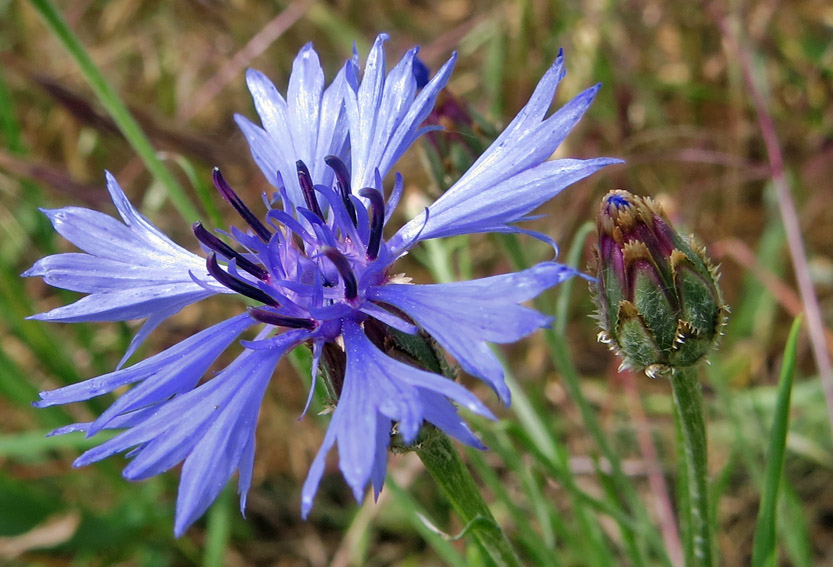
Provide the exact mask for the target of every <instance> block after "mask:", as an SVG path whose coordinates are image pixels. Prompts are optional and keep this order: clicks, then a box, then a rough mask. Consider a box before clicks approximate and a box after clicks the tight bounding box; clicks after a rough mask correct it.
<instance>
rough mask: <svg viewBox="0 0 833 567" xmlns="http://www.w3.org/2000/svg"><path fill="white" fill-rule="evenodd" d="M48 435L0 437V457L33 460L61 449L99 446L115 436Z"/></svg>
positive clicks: (77, 449) (43, 432) (29, 432)
mask: <svg viewBox="0 0 833 567" xmlns="http://www.w3.org/2000/svg"><path fill="white" fill-rule="evenodd" d="M48 433H49V431H26V432H22V433H13V434H11V435H0V457H3V458H24V459H33V458H38V457H41V456H43V455H44V454H46V453H49V452H51V451H58V450H62V449H72V450H75V451H80V450H84V449H89V448H90V447H94V446H96V445H100V444H101V443H103V442H105V441H107V440H108V439H111V438H112V437H114V436H115V435H116V434H115V433H111V432H104V433H99V434H98V435H96V436H95V437H94V438H87V437H84V436H83V435H80V434H77V433H72V434H69V435H57V436H55V437H47V434H48Z"/></svg>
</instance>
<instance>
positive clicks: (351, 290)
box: [321, 246, 359, 299]
mask: <svg viewBox="0 0 833 567" xmlns="http://www.w3.org/2000/svg"><path fill="white" fill-rule="evenodd" d="M321 251H322V252H323V253H324V255H325V256H326V257H327V258H329V260H330V262H332V263H333V265H334V266H335V267H336V270H338V273H339V275H340V276H341V279H343V280H344V297H345V298H346V299H355V298H356V296H358V295H359V287H358V285H357V284H356V275H355V274H354V273H353V269H352V268H351V267H350V261H349V260H348V259H347V258H346V257H345V256H344V254H342V253H341V252H339V251H338V250H337V249H336V248H333V247H332V246H324V247H323V248H322V249H321Z"/></svg>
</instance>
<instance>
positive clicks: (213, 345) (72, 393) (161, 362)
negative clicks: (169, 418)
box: [35, 313, 255, 425]
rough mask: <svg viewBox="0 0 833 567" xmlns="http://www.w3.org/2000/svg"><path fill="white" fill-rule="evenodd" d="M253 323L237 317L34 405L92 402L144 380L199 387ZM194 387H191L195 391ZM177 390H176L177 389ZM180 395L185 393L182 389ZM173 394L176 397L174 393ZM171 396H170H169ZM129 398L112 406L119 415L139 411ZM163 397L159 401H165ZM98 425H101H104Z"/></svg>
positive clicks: (51, 393) (44, 396)
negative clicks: (217, 359) (92, 399)
mask: <svg viewBox="0 0 833 567" xmlns="http://www.w3.org/2000/svg"><path fill="white" fill-rule="evenodd" d="M254 322H255V321H253V320H252V319H251V318H250V317H249V316H248V314H245V313H244V314H241V315H238V316H237V317H234V318H232V319H228V320H227V321H223V322H222V323H218V324H217V325H214V326H212V327H209V328H208V329H205V330H203V331H200V332H199V333H197V334H196V335H193V336H191V337H189V338H187V339H185V340H184V341H182V342H180V343H177V344H175V345H174V346H172V347H170V348H168V349H166V350H163V351H162V352H160V353H158V354H155V355H154V356H151V357H150V358H146V359H145V360H143V361H141V362H139V363H137V364H134V365H133V366H130V367H128V368H123V369H121V370H117V371H115V372H110V373H109V374H104V375H102V376H98V377H96V378H90V379H89V380H84V381H83V382H78V383H77V384H71V385H69V386H64V387H63V388H58V389H57V390H52V391H49V392H41V394H40V398H41V400H40V401H39V402H37V403H36V404H35V405H36V406H37V407H41V408H44V407H49V406H54V405H59V404H69V403H73V402H80V401H84V400H89V399H90V398H94V397H96V396H100V395H102V394H107V393H109V392H112V391H113V390H116V389H117V388H120V387H122V386H125V385H127V384H133V383H135V382H140V381H143V380H148V381H150V382H152V383H156V384H163V383H167V382H170V383H171V384H179V383H183V382H185V383H192V382H193V384H196V382H197V381H198V380H199V378H200V377H201V376H202V375H203V374H204V373H205V371H206V370H207V369H208V367H209V366H210V365H211V363H212V362H214V360H215V359H216V358H217V357H218V356H219V355H220V353H221V352H222V351H223V350H225V348H226V347H227V346H228V345H230V344H231V342H232V341H233V340H234V339H235V338H237V336H239V335H240V333H242V332H243V331H244V330H245V329H247V328H248V327H249V326H251V325H252V324H254ZM193 384H192V386H191V387H193ZM174 388H175V390H176V387H174ZM187 389H190V388H185V390H187ZM180 391H182V390H181V389H180ZM170 393H173V391H172V392H170ZM170 393H168V394H167V395H170ZM130 397H133V394H131V393H130V392H128V393H127V394H125V395H124V396H122V397H121V398H119V400H116V402H115V404H114V405H113V406H114V407H116V408H117V413H122V412H125V411H130V410H131V409H133V407H138V406H130V407H128V406H127V405H126V404H127V401H126V400H127V399H130ZM164 397H165V396H163V397H162V398H160V399H164ZM121 400H125V401H121ZM151 401H157V400H150V401H148V402H145V403H150V402H151ZM140 405H141V404H140ZM112 410H113V407H111V409H110V410H107V412H105V415H107V414H108V413H109V412H111V411H112ZM99 420H101V418H99ZM104 421H106V419H105V420H104ZM98 423H99V425H100V424H101V421H99V422H98Z"/></svg>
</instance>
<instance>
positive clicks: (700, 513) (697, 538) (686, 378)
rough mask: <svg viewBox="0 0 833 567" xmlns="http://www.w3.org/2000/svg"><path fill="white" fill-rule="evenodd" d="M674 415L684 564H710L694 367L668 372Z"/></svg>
mask: <svg viewBox="0 0 833 567" xmlns="http://www.w3.org/2000/svg"><path fill="white" fill-rule="evenodd" d="M671 388H672V390H673V397H674V409H675V412H674V413H675V417H676V419H677V429H678V432H679V439H680V442H681V444H682V447H681V449H682V450H681V451H680V453H681V457H682V462H681V463H680V469H682V471H681V476H682V478H681V479H680V481H681V483H684V486H685V490H681V491H680V495H679V503H680V506H679V507H680V514H681V516H684V517H686V518H687V519H688V521H687V522H683V523H684V526H685V524H687V527H688V529H687V530H686V531H687V534H686V539H687V542H686V565H687V566H688V567H712V565H713V554H712V541H713V536H712V525H711V521H710V511H709V498H708V453H707V450H706V420H705V414H704V408H703V394H702V390H701V386H700V381H699V379H698V377H697V369H696V367H688V368H682V369H677V371H676V372H675V373H674V374H673V375H672V376H671Z"/></svg>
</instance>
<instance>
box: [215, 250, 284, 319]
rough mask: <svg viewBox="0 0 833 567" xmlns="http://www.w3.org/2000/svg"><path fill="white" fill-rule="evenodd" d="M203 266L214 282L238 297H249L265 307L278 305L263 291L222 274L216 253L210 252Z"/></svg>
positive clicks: (224, 273) (225, 273)
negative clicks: (237, 294) (238, 295)
mask: <svg viewBox="0 0 833 567" xmlns="http://www.w3.org/2000/svg"><path fill="white" fill-rule="evenodd" d="M205 265H206V267H207V268H208V273H209V274H211V275H212V276H214V279H215V280H217V281H218V282H220V283H221V284H223V285H224V286H226V287H227V288H229V289H230V290H232V291H236V292H237V293H239V294H240V295H245V296H246V297H250V298H252V299H254V300H255V301H260V302H261V303H265V304H266V305H271V306H272V307H278V305H279V303H278V302H277V301H276V300H275V298H273V297H272V296H271V295H269V294H268V293H266V292H265V291H262V290H260V289H258V288H256V287H255V286H253V285H252V284H250V283H247V282H244V281H243V280H240V279H237V278H235V277H234V276H232V275H231V274H229V273H227V272H224V271H223V270H222V268H220V265H219V264H218V263H217V254H216V253H214V252H212V253H211V254H209V255H208V258H207V259H206V261H205Z"/></svg>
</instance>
